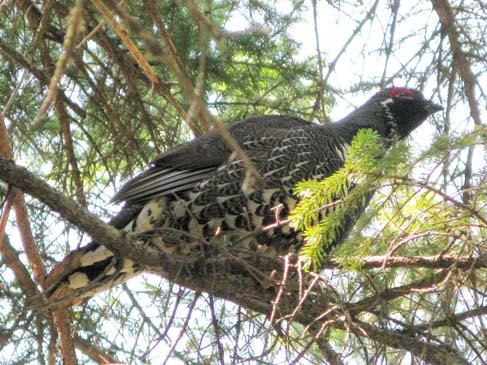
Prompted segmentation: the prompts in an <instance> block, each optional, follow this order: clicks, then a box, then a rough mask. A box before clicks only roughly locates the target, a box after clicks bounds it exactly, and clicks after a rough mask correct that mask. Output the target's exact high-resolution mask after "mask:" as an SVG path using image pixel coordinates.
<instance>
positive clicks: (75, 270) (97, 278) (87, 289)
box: [44, 242, 140, 306]
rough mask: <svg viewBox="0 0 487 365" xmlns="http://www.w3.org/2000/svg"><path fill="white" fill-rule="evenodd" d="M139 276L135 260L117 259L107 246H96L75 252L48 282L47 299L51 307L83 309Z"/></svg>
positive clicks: (90, 245) (48, 278) (49, 276)
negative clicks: (86, 302) (83, 305)
mask: <svg viewBox="0 0 487 365" xmlns="http://www.w3.org/2000/svg"><path fill="white" fill-rule="evenodd" d="M139 272H140V269H139V268H138V267H137V265H136V264H135V263H134V262H133V261H132V260H130V259H127V258H122V257H119V256H115V255H113V253H112V251H110V250H109V249H108V248H106V247H105V246H102V245H100V244H98V243H96V242H92V243H90V244H88V245H87V246H84V247H81V248H79V249H77V250H74V251H72V252H71V253H70V254H69V255H68V256H66V257H65V258H64V260H63V261H62V262H61V263H59V264H58V265H57V266H56V267H55V268H54V269H53V270H52V271H51V272H50V273H49V275H48V276H47V278H46V280H45V282H44V284H45V287H46V288H47V291H46V296H47V299H48V300H49V303H50V304H60V305H62V306H71V305H80V304H81V303H82V302H83V301H84V300H85V299H87V298H90V297H92V296H93V295H95V294H97V293H100V292H102V291H104V290H107V289H109V288H111V287H113V286H115V285H118V284H121V283H124V282H125V281H127V280H129V279H130V278H131V277H133V276H135V275H137V274H138V273H139Z"/></svg>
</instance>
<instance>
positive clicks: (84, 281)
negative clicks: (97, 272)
mask: <svg viewBox="0 0 487 365" xmlns="http://www.w3.org/2000/svg"><path fill="white" fill-rule="evenodd" d="M68 280H69V287H70V288H71V289H78V288H82V287H84V286H86V285H88V283H89V282H90V280H89V279H88V275H86V274H85V273H82V272H76V273H74V274H72V275H69V278H68Z"/></svg>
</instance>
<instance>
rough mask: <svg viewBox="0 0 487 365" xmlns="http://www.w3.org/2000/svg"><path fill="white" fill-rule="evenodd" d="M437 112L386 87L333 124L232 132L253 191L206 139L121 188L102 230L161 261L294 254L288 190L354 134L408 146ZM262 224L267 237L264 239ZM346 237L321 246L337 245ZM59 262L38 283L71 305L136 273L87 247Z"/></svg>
mask: <svg viewBox="0 0 487 365" xmlns="http://www.w3.org/2000/svg"><path fill="white" fill-rule="evenodd" d="M439 110H441V107H440V106H439V105H436V104H434V103H432V102H431V101H429V100H426V99H425V98H424V97H423V95H422V94H421V93H420V92H418V91H415V90H412V89H407V88H398V87H396V88H388V89H384V90H382V91H380V92H378V93H377V94H375V95H374V96H373V97H372V98H371V99H369V100H368V101H367V102H366V103H365V104H364V105H362V106H361V107H360V108H358V109H356V110H355V111H353V112H352V113H351V114H349V115H348V116H346V117H345V118H343V119H342V120H340V121H338V122H336V123H331V124H327V125H317V124H312V123H308V122H306V121H304V120H302V119H299V118H295V117H290V116H260V117H253V118H248V119H245V120H242V121H239V122H236V123H233V124H231V125H230V126H229V127H228V131H229V132H230V133H231V135H232V136H233V137H234V138H235V139H236V141H237V142H238V143H239V145H240V147H241V148H242V149H243V150H244V151H245V153H246V154H247V155H248V156H249V158H250V159H251V161H252V163H253V165H254V166H255V168H256V170H257V171H258V172H259V174H260V176H261V178H262V180H263V186H259V187H254V188H251V189H248V190H247V191H243V189H242V182H243V180H244V176H245V168H244V166H243V165H242V164H241V162H240V161H239V160H238V159H237V158H236V157H235V155H234V154H232V151H231V150H230V149H229V148H228V147H227V145H226V144H225V142H224V140H223V139H222V137H221V136H220V135H219V134H218V133H217V132H215V131H212V132H210V133H208V134H206V135H204V136H202V137H200V138H197V139H195V140H193V141H191V142H188V143H184V144H182V145H179V146H177V147H175V148H173V149H171V150H169V151H167V152H165V153H163V154H162V155H160V156H158V157H157V158H156V159H154V160H153V161H152V163H151V166H150V167H149V169H148V170H146V171H145V172H143V173H141V174H140V175H138V176H136V177H135V178H133V179H132V180H130V181H129V182H127V183H126V184H125V185H124V186H123V187H122V188H121V189H120V191H119V192H118V193H117V194H116V195H115V197H114V198H113V201H114V202H125V203H126V204H125V207H124V208H122V210H121V212H120V213H119V214H118V215H117V216H116V217H114V218H113V219H112V221H111V222H110V224H112V225H113V226H115V227H116V228H119V229H124V230H127V231H133V232H136V233H144V240H146V241H147V242H148V243H150V244H152V245H154V246H156V247H157V248H158V249H160V250H163V251H166V252H169V253H170V252H174V251H177V252H184V249H185V247H187V246H188V245H189V243H191V242H192V241H195V238H196V239H204V240H207V241H210V240H211V241H212V242H213V241H215V242H219V243H220V244H242V245H245V246H246V247H248V248H249V249H251V250H262V251H263V252H264V253H265V254H270V255H276V254H285V253H287V252H289V251H298V250H299V248H300V247H301V246H302V244H303V239H302V237H301V234H300V232H296V231H294V230H293V229H292V228H290V227H289V226H288V225H287V224H280V223H279V222H282V221H284V220H285V219H286V218H287V216H288V214H289V212H290V211H291V210H292V209H293V208H294V206H295V205H296V203H297V198H296V196H295V195H294V194H293V188H294V186H295V185H296V183H297V182H299V181H301V180H304V179H315V180H320V179H323V178H325V177H327V176H329V175H331V174H332V173H334V172H335V171H337V170H338V169H340V167H341V166H343V163H344V159H345V157H346V153H347V148H348V147H349V145H350V143H351V141H352V139H353V137H354V136H355V135H356V133H357V132H358V131H359V130H360V129H363V128H370V129H373V130H375V131H376V132H378V133H379V135H380V136H382V137H383V138H384V141H385V143H386V145H387V144H391V143H393V142H394V141H395V140H397V139H402V138H405V137H406V136H408V135H409V134H410V132H411V131H413V130H414V129H415V128H416V127H418V126H419V125H420V124H421V123H422V122H423V121H424V120H425V119H426V118H427V117H428V116H429V115H431V114H433V113H435V112H437V111H439ZM276 222H277V224H276ZM272 224H275V226H273V227H274V228H273V229H267V230H266V229H264V228H265V227H268V226H269V225H272ZM349 225H350V226H351V224H349ZM168 228H169V229H170V230H168ZM347 231H348V229H346V230H344V232H343V234H342V237H340V239H338V240H337V242H332V243H330V244H329V245H327V246H328V247H333V246H334V245H336V244H338V243H339V242H340V241H341V240H343V238H344V236H345V235H346V234H347ZM177 232H181V233H177ZM67 260H68V261H69V262H70V265H69V267H71V268H72V269H70V270H71V271H70V272H67V273H66V272H60V269H55V270H54V271H53V272H52V273H51V274H50V276H49V278H48V280H47V284H48V286H50V291H49V292H48V294H49V295H50V296H51V297H52V298H57V299H59V298H62V297H64V296H65V295H67V294H70V293H71V292H73V290H74V289H79V291H80V292H79V293H77V294H79V295H78V297H79V298H82V297H88V296H91V295H93V294H94V293H96V292H99V291H101V290H104V289H106V288H107V287H111V286H113V285H116V284H118V283H120V282H123V281H126V280H127V279H128V278H129V277H131V276H133V275H135V274H136V273H138V270H139V269H138V268H137V264H136V263H133V262H132V261H131V260H128V259H124V258H121V257H114V256H113V254H112V253H111V252H110V251H109V250H108V249H106V248H105V247H104V246H101V245H100V244H98V243H95V242H93V243H91V244H90V245H88V246H86V247H84V248H81V249H79V250H77V251H76V252H74V253H71V255H70V256H69V258H68V259H67ZM60 267H62V268H65V267H66V265H62V266H60ZM94 281H96V283H94ZM85 288H86V289H85Z"/></svg>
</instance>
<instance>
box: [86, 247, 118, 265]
mask: <svg viewBox="0 0 487 365" xmlns="http://www.w3.org/2000/svg"><path fill="white" fill-rule="evenodd" d="M112 256H113V252H112V251H110V250H109V249H108V248H106V247H105V246H100V247H97V249H96V250H94V251H88V252H87V253H85V254H84V255H83V256H81V258H80V266H91V265H93V264H94V263H96V262H100V261H103V260H105V259H107V258H109V257H112Z"/></svg>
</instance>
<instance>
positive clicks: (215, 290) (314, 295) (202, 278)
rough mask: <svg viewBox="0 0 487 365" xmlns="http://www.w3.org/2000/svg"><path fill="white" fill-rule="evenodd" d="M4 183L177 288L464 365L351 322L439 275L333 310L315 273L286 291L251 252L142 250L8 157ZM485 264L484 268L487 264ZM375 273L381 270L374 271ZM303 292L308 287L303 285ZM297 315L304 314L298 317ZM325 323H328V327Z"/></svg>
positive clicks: (420, 343) (437, 349) (434, 349)
mask: <svg viewBox="0 0 487 365" xmlns="http://www.w3.org/2000/svg"><path fill="white" fill-rule="evenodd" d="M0 179H2V180H3V181H5V182H7V183H9V184H12V185H15V186H17V187H18V188H20V189H22V190H23V191H24V192H26V193H28V194H30V195H32V196H34V197H35V198H37V199H39V200H41V201H42V202H43V203H45V204H46V205H48V206H49V207H50V208H51V209H52V210H54V211H56V212H58V213H59V214H61V216H63V217H64V218H66V219H67V220H68V221H70V222H71V223H73V224H75V225H76V226H78V227H79V228H80V229H82V230H83V231H86V232H87V233H89V234H90V235H91V236H92V238H93V239H95V240H96V241H98V242H103V243H104V244H105V245H106V246H107V247H108V248H110V249H111V250H113V251H114V252H116V253H117V254H120V255H123V256H125V257H129V258H132V259H134V260H137V261H138V262H139V263H140V264H141V265H143V266H144V267H145V268H146V269H147V270H150V271H151V272H154V273H158V274H160V275H161V276H163V277H165V278H167V279H169V280H172V281H174V282H176V283H177V284H179V285H182V286H185V287H188V288H191V289H194V290H196V291H199V292H208V293H211V294H214V295H217V296H219V297H222V298H224V299H227V300H230V301H232V302H234V303H237V304H240V305H242V306H244V307H245V308H248V309H251V310H254V311H257V312H259V313H263V314H265V315H269V314H270V313H271V312H272V313H275V316H274V318H276V319H277V320H280V319H284V320H293V321H296V322H299V323H301V324H303V325H304V326H307V328H309V329H310V330H313V331H320V330H321V329H322V327H323V326H324V325H325V324H326V325H330V326H333V327H335V328H339V329H346V328H347V326H346V325H345V324H344V323H343V320H342V319H341V318H343V317H344V316H345V317H347V318H352V323H353V325H354V326H355V327H356V328H357V331H354V332H355V333H356V334H357V335H358V336H366V337H370V338H371V339H372V340H380V341H383V342H384V343H386V344H387V345H389V346H391V347H395V348H401V349H404V350H407V351H410V352H411V353H412V354H414V355H415V356H418V357H419V358H422V359H424V360H425V361H428V362H430V363H432V364H445V363H459V364H461V363H465V361H464V360H463V359H462V357H461V356H460V354H458V353H457V352H455V351H454V350H453V349H451V348H450V347H449V346H447V345H438V344H433V343H430V342H429V341H426V340H423V339H421V338H419V336H416V337H408V336H405V335H403V334H400V333H398V332H395V331H392V330H388V329H382V328H378V327H375V326H372V325H368V324H363V323H359V322H357V321H356V320H355V319H353V318H354V315H356V314H358V313H360V312H361V311H369V312H370V311H371V310H372V309H373V308H374V307H375V306H376V305H374V302H375V303H377V305H379V304H380V302H381V301H383V300H391V299H394V298H397V297H400V296H405V295H408V294H409V293H411V292H414V290H415V289H416V288H417V287H418V286H419V287H424V286H425V285H433V284H435V283H438V282H439V281H442V280H443V276H441V275H438V274H437V275H432V276H431V277H429V278H428V277H427V278H425V279H422V280H419V281H418V282H417V283H410V284H408V285H407V286H403V287H398V288H392V289H388V290H386V291H384V292H383V293H378V294H377V295H374V296H373V297H372V298H371V299H370V300H363V301H361V302H357V303H350V304H348V303H346V302H345V304H341V305H336V304H335V303H336V302H340V300H339V299H338V298H337V296H336V295H335V294H334V292H333V290H331V289H329V288H327V287H326V281H325V280H321V278H318V280H316V279H317V277H316V274H313V273H301V272H295V271H294V269H295V268H294V267H291V269H289V270H288V271H289V272H290V277H289V278H286V279H289V280H286V286H285V287H282V285H280V283H281V280H280V279H279V278H280V275H281V273H283V272H284V269H283V263H282V262H281V260H280V259H279V258H275V257H265V256H259V255H257V254H256V253H251V254H250V255H247V256H248V257H245V259H244V258H242V255H241V252H240V253H239V254H238V255H237V253H236V252H233V253H232V252H224V251H222V249H221V248H218V247H209V248H208V251H203V250H202V252H201V254H200V255H194V256H192V257H191V260H189V258H188V257H187V256H184V257H178V256H168V255H166V254H164V253H161V252H158V251H156V250H154V249H151V248H150V247H143V246H140V245H137V244H136V242H135V241H133V240H131V239H130V237H124V236H123V234H122V233H120V232H119V231H117V230H116V229H114V228H113V227H110V226H108V225H106V224H104V223H103V222H101V221H100V220H99V219H98V218H96V217H95V216H94V215H93V214H91V213H90V212H88V211H87V210H86V209H84V208H82V207H80V206H79V205H77V204H76V203H75V202H73V201H72V200H70V199H68V198H67V197H66V196H64V195H63V194H62V193H59V192H58V191H56V190H55V189H53V188H51V187H50V186H49V185H48V184H47V183H45V182H44V181H42V180H41V179H39V178H37V177H36V176H35V175H33V174H31V173H30V172H28V171H27V170H26V169H25V168H22V167H18V166H16V165H15V164H14V163H13V162H12V161H10V160H8V159H6V158H0ZM389 260H391V258H389V259H388V265H389ZM371 262H373V265H375V264H377V263H378V262H379V261H378V260H377V259H375V261H374V260H372V261H371ZM445 262H449V261H448V260H447V261H445ZM481 262H483V263H485V261H481ZM381 264H383V262H381ZM472 265H475V260H473V261H472ZM472 265H471V266H472ZM377 266H381V265H378V264H377ZM389 266H390V265H389ZM256 268H269V270H271V269H272V268H273V269H274V273H275V275H273V278H274V280H275V282H274V284H275V285H274V287H272V288H271V289H266V288H264V287H263V286H262V285H260V284H259V283H258V281H257V280H254V278H256V277H258V276H259V275H262V274H263V273H261V272H260V271H259V270H258V269H256ZM292 275H297V276H298V277H300V275H302V280H301V281H300V280H296V277H295V276H292ZM300 282H301V284H302V283H310V282H315V283H319V284H320V285H314V286H313V287H309V288H305V289H306V290H305V292H304V293H303V290H302V289H303V288H302V287H300V285H299V284H300ZM305 286H307V285H306V284H305ZM276 288H277V290H278V291H280V292H281V294H283V295H280V297H279V301H278V303H277V304H276V303H274V302H275V301H276V290H275V289H276ZM283 292H284V293H283ZM306 295H307V296H308V297H307V299H306V298H305V296H306ZM374 298H376V299H374ZM304 299H306V300H304ZM331 302H333V303H331ZM298 308H299V310H297V309H298ZM325 319H326V320H327V321H325V322H324V320H325ZM405 337H407V341H402V339H404V338H405Z"/></svg>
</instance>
